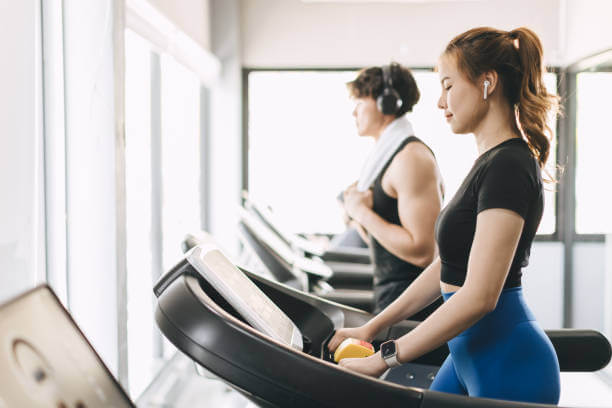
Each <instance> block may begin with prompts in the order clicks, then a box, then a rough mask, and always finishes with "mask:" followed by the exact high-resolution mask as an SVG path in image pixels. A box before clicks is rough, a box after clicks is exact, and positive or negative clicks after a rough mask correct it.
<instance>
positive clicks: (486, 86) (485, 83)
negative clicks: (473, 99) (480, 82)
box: [484, 79, 491, 100]
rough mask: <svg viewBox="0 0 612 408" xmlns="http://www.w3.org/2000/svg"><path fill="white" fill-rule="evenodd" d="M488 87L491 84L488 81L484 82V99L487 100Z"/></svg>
mask: <svg viewBox="0 0 612 408" xmlns="http://www.w3.org/2000/svg"><path fill="white" fill-rule="evenodd" d="M489 85H491V83H490V82H489V80H488V79H485V80H484V99H485V100H486V99H487V91H488V89H489Z"/></svg>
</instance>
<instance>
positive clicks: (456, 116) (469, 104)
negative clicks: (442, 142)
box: [438, 55, 487, 134]
mask: <svg viewBox="0 0 612 408" xmlns="http://www.w3.org/2000/svg"><path fill="white" fill-rule="evenodd" d="M438 73H439V76H440V84H441V85H442V94H441V95H440V99H439V100H438V108H440V109H442V110H444V116H445V117H446V121H447V122H448V123H449V124H450V127H451V130H452V131H453V133H459V134H463V133H472V132H474V129H476V128H477V127H478V124H479V123H480V122H481V121H482V119H483V118H484V116H485V114H486V112H487V104H486V103H485V101H484V100H483V95H482V91H481V89H480V88H479V87H477V86H476V85H474V84H473V83H472V82H471V81H470V80H469V79H468V78H467V76H466V75H465V74H464V73H463V72H461V71H460V70H459V68H458V67H457V64H456V62H455V59H454V58H453V57H452V56H448V55H443V56H442V57H440V60H439V62H438Z"/></svg>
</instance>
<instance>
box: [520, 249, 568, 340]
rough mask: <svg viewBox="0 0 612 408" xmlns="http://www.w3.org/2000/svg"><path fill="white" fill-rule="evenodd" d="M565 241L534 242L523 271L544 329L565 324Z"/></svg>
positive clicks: (530, 302) (529, 300) (530, 300)
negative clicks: (527, 263) (527, 264)
mask: <svg viewBox="0 0 612 408" xmlns="http://www.w3.org/2000/svg"><path fill="white" fill-rule="evenodd" d="M563 259H564V258H563V243H562V242H534V243H533V246H532V247H531V256H530V259H529V266H527V268H525V270H524V272H523V292H524V294H525V298H526V299H527V304H528V305H529V307H530V308H531V310H532V311H533V313H534V314H535V316H536V319H538V322H540V324H541V325H542V327H544V328H545V329H558V328H560V327H563V287H564V285H563V279H564V277H563V272H564V268H563Z"/></svg>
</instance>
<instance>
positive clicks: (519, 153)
mask: <svg viewBox="0 0 612 408" xmlns="http://www.w3.org/2000/svg"><path fill="white" fill-rule="evenodd" d="M490 208H505V209H509V210H512V211H514V212H516V213H517V214H519V215H520V216H521V217H523V219H524V220H525V225H524V226H523V232H522V233H521V238H520V240H519V244H518V247H517V249H516V253H515V254H514V259H513V260H512V264H511V266H510V271H509V273H508V277H507V278H506V282H505V285H504V288H511V287H516V286H521V275H522V272H521V268H523V267H525V266H527V264H528V263H529V253H530V250H531V243H532V241H533V238H534V237H535V233H536V230H537V229H538V225H539V224H540V219H541V218H542V211H543V209H544V194H543V187H542V176H541V174H540V167H539V165H538V162H537V160H536V159H535V158H534V157H533V154H532V153H531V151H530V150H529V147H528V146H527V143H526V142H525V141H524V140H522V139H520V138H513V139H509V140H506V141H504V142H502V143H500V144H498V145H497V146H495V147H493V148H491V149H489V150H488V151H486V152H484V153H483V154H482V155H480V156H479V157H478V159H476V161H475V162H474V166H473V167H472V169H471V170H470V172H469V174H468V175H467V177H466V178H465V180H463V183H462V184H461V186H460V187H459V190H457V193H456V194H455V196H454V197H453V199H452V200H451V201H450V202H449V203H448V205H447V206H446V207H445V208H444V209H443V210H442V211H441V212H440V215H439V216H438V219H437V221H436V229H435V233H436V241H437V242H438V247H439V251H440V260H441V261H442V269H441V276H440V278H441V280H442V282H444V283H448V284H451V285H455V286H462V285H463V283H464V282H465V277H466V274H467V266H468V258H469V256H470V250H471V248H472V241H473V240H474V233H475V231H476V216H477V215H478V213H480V212H481V211H484V210H486V209H490Z"/></svg>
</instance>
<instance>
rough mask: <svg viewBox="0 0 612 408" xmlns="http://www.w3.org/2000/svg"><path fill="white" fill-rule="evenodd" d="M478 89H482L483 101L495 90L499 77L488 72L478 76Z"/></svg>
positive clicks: (494, 73) (493, 72)
mask: <svg viewBox="0 0 612 408" xmlns="http://www.w3.org/2000/svg"><path fill="white" fill-rule="evenodd" d="M480 78H481V79H480V84H479V86H480V89H482V97H483V99H485V100H486V99H487V98H488V97H489V96H490V95H491V94H492V93H493V92H494V91H495V89H496V88H497V85H498V83H499V77H498V75H497V72H495V71H488V72H485V73H484V74H482V75H481V76H480Z"/></svg>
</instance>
